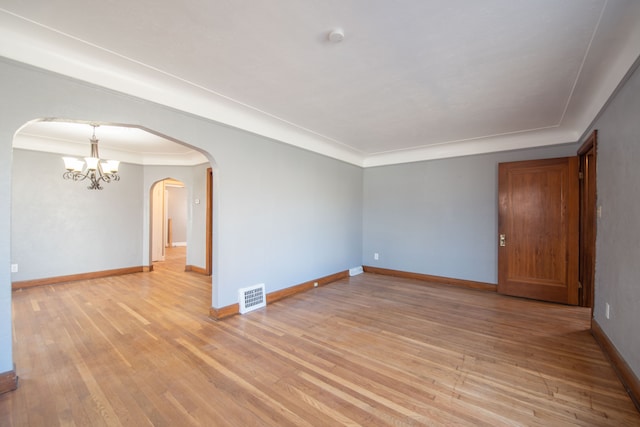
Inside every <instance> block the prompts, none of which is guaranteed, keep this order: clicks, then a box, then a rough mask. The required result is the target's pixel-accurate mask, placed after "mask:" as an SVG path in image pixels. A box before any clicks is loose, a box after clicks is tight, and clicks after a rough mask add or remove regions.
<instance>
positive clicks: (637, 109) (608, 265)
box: [593, 69, 640, 377]
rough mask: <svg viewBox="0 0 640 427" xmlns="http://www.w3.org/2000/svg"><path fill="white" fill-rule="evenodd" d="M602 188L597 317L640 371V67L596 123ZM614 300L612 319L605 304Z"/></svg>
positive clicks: (600, 199) (639, 375)
mask: <svg viewBox="0 0 640 427" xmlns="http://www.w3.org/2000/svg"><path fill="white" fill-rule="evenodd" d="M594 128H595V129H597V130H598V165H597V177H598V179H597V191H598V205H599V206H602V218H600V219H598V229H597V235H596V285H595V304H594V310H593V316H594V319H595V320H596V321H597V322H598V324H599V325H600V326H601V327H602V330H603V331H604V332H605V333H606V334H607V336H608V337H609V339H610V340H611V341H612V342H613V344H614V345H615V347H616V348H617V349H618V351H619V352H620V354H621V355H622V356H623V357H624V359H625V360H626V361H627V363H628V364H629V366H630V367H631V369H632V370H633V372H634V373H635V374H636V376H638V377H640V333H639V332H638V326H640V168H639V166H638V163H639V161H640V71H639V69H636V71H635V72H634V73H633V74H632V75H631V77H630V79H629V80H628V81H627V82H626V84H624V85H623V87H622V88H621V90H620V91H619V92H618V93H617V95H616V96H615V97H614V98H613V100H612V102H611V103H610V104H609V106H608V107H607V108H605V110H604V111H603V113H602V114H601V116H600V117H599V118H598V120H597V121H596V123H595V126H594ZM606 303H609V304H610V306H611V309H610V310H611V311H610V319H607V318H606V317H605V304H606Z"/></svg>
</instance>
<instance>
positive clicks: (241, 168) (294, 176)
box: [0, 59, 362, 372]
mask: <svg viewBox="0 0 640 427" xmlns="http://www.w3.org/2000/svg"><path fill="white" fill-rule="evenodd" d="M0 93H2V96H3V99H5V100H7V99H10V100H11V102H3V103H0V233H1V234H0V265H1V266H2V268H0V372H5V371H9V370H11V369H12V368H13V365H12V363H13V362H12V340H11V274H10V269H9V264H10V263H11V255H10V247H11V244H10V238H11V225H10V224H11V221H10V215H11V203H12V202H11V186H12V184H11V169H12V166H13V165H12V163H13V162H12V141H13V135H14V133H15V132H16V131H17V130H18V129H19V128H20V127H21V126H22V125H23V124H25V123H26V122H28V121H30V120H34V119H38V118H44V117H56V118H67V119H76V120H86V121H98V122H100V121H103V122H115V123H124V124H133V125H139V126H143V127H146V128H148V129H153V130H154V131H156V132H159V133H161V134H164V135H168V136H171V137H173V138H175V139H177V140H179V141H183V142H185V143H187V144H189V145H191V146H193V147H195V148H197V149H200V150H201V151H203V152H205V153H206V155H207V156H208V158H209V160H210V161H211V164H212V165H213V169H214V221H213V246H214V255H213V268H214V276H213V278H212V279H213V280H212V305H213V306H214V307H222V306H226V305H230V304H233V303H236V302H237V290H238V289H239V288H240V287H244V286H249V285H253V284H256V283H265V285H266V288H267V291H268V292H271V291H274V290H279V289H282V288H285V287H289V286H292V285H294V284H298V283H300V282H304V281H307V280H311V279H314V278H317V277H321V276H325V275H328V274H332V273H335V272H338V271H342V270H346V269H348V268H351V267H354V266H358V265H361V253H362V231H361V223H362V171H361V169H360V168H358V167H356V166H353V165H349V164H346V163H343V162H339V161H336V160H333V159H329V158H327V157H324V156H321V155H317V154H314V153H311V152H307V151H304V150H301V149H298V148H295V147H291V146H289V145H285V144H281V143H278V142H275V141H272V140H269V139H266V138H263V137H260V136H257V135H253V134H249V133H247V132H244V131H240V130H237V129H233V128H229V127H227V126H222V125H219V124H217V123H215V122H213V121H210V120H205V119H202V118H198V117H195V116H193V115H189V114H186V113H182V112H178V111H176V110H173V109H170V108H166V107H162V106H159V105H156V104H153V103H149V102H146V101H142V100H139V99H135V98H132V97H130V96H127V95H123V94H119V93H115V92H112V91H109V90H106V89H103V88H99V87H95V86H92V85H89V84H86V83H82V82H78V81H76V80H73V79H69V78H66V77H62V76H59V75H56V74H53V73H49V72H45V71H42V70H38V69H35V68H32V67H29V66H26V65H23V64H18V63H15V62H12V61H9V60H5V59H0ZM143 175H144V177H143V194H144V195H145V200H143V202H142V204H143V207H142V209H143V211H144V213H143V215H142V221H143V222H144V221H146V223H144V224H143V226H142V229H143V239H146V240H147V241H148V237H149V229H148V217H149V215H148V212H147V211H148V209H149V203H148V198H149V190H150V188H151V184H152V183H153V179H154V178H153V177H151V176H150V175H151V174H150V173H147V171H146V170H145V171H144V174H143ZM161 175H164V176H162V177H161V179H162V178H166V177H167V176H171V177H174V178H176V179H179V180H181V181H183V182H184V180H183V179H182V178H181V177H179V176H173V174H170V175H165V174H161ZM123 180H124V177H123ZM150 181H151V182H150ZM65 184H69V183H65ZM119 184H120V185H123V184H125V183H124V181H120V183H119ZM87 191H88V190H87ZM104 191H107V190H104ZM20 196H21V195H20V194H17V195H16V197H20ZM200 198H201V199H203V198H202V197H200ZM138 203H139V201H138ZM45 237H46V236H43V238H45ZM141 255H142V259H143V260H144V259H148V253H147V254H144V253H143V254H141ZM145 256H146V258H145ZM136 264H139V262H138V263H136ZM194 264H195V263H194Z"/></svg>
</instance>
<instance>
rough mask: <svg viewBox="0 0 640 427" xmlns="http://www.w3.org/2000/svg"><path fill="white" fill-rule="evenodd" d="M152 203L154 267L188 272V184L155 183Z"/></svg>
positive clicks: (173, 180) (152, 256)
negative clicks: (186, 268)
mask: <svg viewBox="0 0 640 427" xmlns="http://www.w3.org/2000/svg"><path fill="white" fill-rule="evenodd" d="M150 203H151V206H150V209H149V211H150V213H151V219H150V224H151V233H150V235H151V243H150V246H151V262H152V265H153V266H154V268H157V267H158V266H163V267H165V268H170V269H174V270H178V269H181V270H185V267H186V265H187V241H188V239H187V221H188V208H189V206H188V191H187V188H186V187H185V184H184V183H183V182H182V181H179V180H177V179H173V178H166V179H163V180H162V181H158V182H156V183H155V184H154V185H153V187H152V188H151V197H150Z"/></svg>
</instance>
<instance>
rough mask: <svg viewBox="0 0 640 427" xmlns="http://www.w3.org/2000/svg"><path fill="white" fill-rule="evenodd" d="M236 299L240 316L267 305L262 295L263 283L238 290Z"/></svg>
mask: <svg viewBox="0 0 640 427" xmlns="http://www.w3.org/2000/svg"><path fill="white" fill-rule="evenodd" d="M238 299H239V300H240V314H245V313H248V312H249V311H252V310H256V309H258V308H260V307H264V306H265V305H267V298H266V297H265V295H264V283H261V284H259V285H255V286H251V287H248V288H242V289H239V290H238Z"/></svg>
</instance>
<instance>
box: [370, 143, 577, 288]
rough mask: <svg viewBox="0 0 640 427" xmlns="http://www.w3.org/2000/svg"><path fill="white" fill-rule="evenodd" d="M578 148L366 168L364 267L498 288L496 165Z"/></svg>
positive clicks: (560, 154) (572, 152) (559, 154)
mask: <svg viewBox="0 0 640 427" xmlns="http://www.w3.org/2000/svg"><path fill="white" fill-rule="evenodd" d="M577 148H578V145H577V144H569V145H562V146H555V147H545V148H538V149H530V150H519V151H511V152H503V153H494V154H484V155H478V156H470V157H458V158H453V159H444V160H434V161H426V162H416V163H407V164H401V165H393V166H381V167H376V168H368V169H365V170H364V221H363V236H364V243H363V253H362V260H363V264H364V265H369V266H373V267H382V268H390V269H393V270H401V271H409V272H413V273H421V274H429V275H435V276H443V277H450V278H456V279H464V280H473V281H478V282H485V283H492V284H495V283H497V282H498V272H497V271H498V270H497V269H498V250H497V239H498V163H501V162H511V161H518V160H529V159H542V158H553V157H564V156H571V155H576V151H577ZM374 253H378V254H379V259H378V260H377V261H376V260H375V259H374V256H373V255H374Z"/></svg>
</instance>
